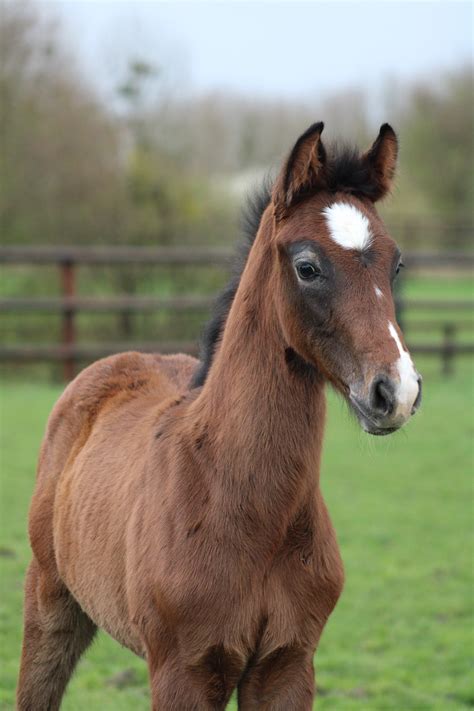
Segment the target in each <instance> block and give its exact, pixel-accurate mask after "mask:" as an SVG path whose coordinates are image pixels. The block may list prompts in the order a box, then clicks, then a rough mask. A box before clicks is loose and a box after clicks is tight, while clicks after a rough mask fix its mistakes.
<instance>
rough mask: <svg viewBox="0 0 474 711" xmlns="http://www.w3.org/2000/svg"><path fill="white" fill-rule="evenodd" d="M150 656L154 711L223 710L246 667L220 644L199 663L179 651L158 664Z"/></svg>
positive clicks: (208, 651)
mask: <svg viewBox="0 0 474 711" xmlns="http://www.w3.org/2000/svg"><path fill="white" fill-rule="evenodd" d="M147 656H148V666H149V672H150V686H151V698H152V709H153V711H165V709H166V711H224V709H225V708H226V706H227V704H228V703H229V699H230V697H231V694H232V691H233V690H234V689H235V687H236V685H237V682H238V680H239V678H240V676H241V674H242V671H243V666H244V662H243V661H242V662H240V661H239V660H237V659H236V658H235V656H234V655H232V654H231V653H227V652H225V651H224V650H223V649H222V648H221V647H220V646H217V647H212V648H210V649H209V650H207V651H205V652H204V653H203V655H202V657H201V658H200V659H199V661H198V662H197V663H196V662H192V663H191V662H190V661H189V660H188V659H186V658H183V655H180V654H178V653H176V654H173V655H169V656H168V657H167V659H166V660H165V661H161V662H159V663H155V662H154V655H153V653H152V652H151V653H150V652H148V655H147Z"/></svg>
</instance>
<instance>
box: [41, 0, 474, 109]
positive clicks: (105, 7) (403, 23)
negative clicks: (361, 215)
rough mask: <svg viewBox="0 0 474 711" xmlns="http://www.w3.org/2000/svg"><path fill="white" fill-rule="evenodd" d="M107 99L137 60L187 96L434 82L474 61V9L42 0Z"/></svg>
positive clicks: (308, 93) (295, 94)
mask: <svg viewBox="0 0 474 711" xmlns="http://www.w3.org/2000/svg"><path fill="white" fill-rule="evenodd" d="M39 4H40V5H43V6H45V5H46V6H49V8H48V9H52V10H53V12H55V13H56V14H57V15H58V16H59V17H60V18H61V20H62V24H63V25H64V28H65V30H66V36H67V38H68V41H69V42H70V43H71V48H72V49H73V51H74V53H75V54H77V55H78V56H79V58H80V61H81V62H82V63H83V64H84V65H85V68H86V70H87V71H88V72H89V74H90V75H92V76H93V77H94V78H95V80H96V81H97V83H98V85H99V87H100V88H101V89H102V90H103V91H105V92H108V91H110V90H111V88H112V87H113V86H116V84H117V83H118V82H119V81H120V79H121V78H123V76H124V68H125V66H126V62H127V60H128V58H130V57H139V58H144V59H147V60H152V61H153V62H155V63H157V64H161V65H163V66H164V68H165V69H166V73H167V75H168V78H169V81H170V82H171V83H173V84H174V87H175V89H176V88H177V89H181V90H183V92H188V91H190V90H193V91H209V90H218V89H227V90H234V91H236V92H244V93H250V94H254V95H255V94H257V95H262V94H263V95H268V96H282V97H287V98H290V97H292V98H308V97H309V98H311V99H313V100H314V99H315V97H317V95H318V92H319V93H329V92H332V91H333V90H339V89H344V88H347V87H354V86H356V87H362V88H365V89H367V90H369V91H370V92H373V91H380V89H381V87H382V85H383V83H384V80H385V79H387V78H394V77H396V78H397V79H398V80H400V81H405V80H410V79H414V78H416V77H418V76H431V77H432V78H433V79H434V80H435V78H436V74H437V72H438V71H439V70H444V69H449V68H450V67H454V66H457V65H459V64H461V63H462V62H468V61H472V59H473V24H472V22H473V10H472V5H471V3H470V2H457V1H455V0H451V1H448V2H446V1H444V2H411V1H406V2H387V1H384V0H379V1H378V2H336V1H333V2H291V1H289V0H287V1H286V2H270V1H269V2H264V1H260V2H225V1H223V0H221V2H200V1H195V2H180V1H178V0H174V1H173V2H158V1H156V0H155V1H153V0H149V1H148V2H145V1H143V0H135V1H133V2H131V1H130V0H108V1H106V0H40V3H39Z"/></svg>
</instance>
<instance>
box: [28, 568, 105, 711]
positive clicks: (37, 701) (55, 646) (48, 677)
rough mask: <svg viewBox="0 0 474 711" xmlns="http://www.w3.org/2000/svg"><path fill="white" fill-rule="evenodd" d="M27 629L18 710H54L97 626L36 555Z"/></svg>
mask: <svg viewBox="0 0 474 711" xmlns="http://www.w3.org/2000/svg"><path fill="white" fill-rule="evenodd" d="M24 617H25V620H24V622H25V631H24V638H23V650H22V657H21V666H20V678H19V681H18V689H17V708H18V710H19V711H56V710H57V709H59V706H60V704H61V699H62V697H63V694H64V691H65V688H66V685H67V683H68V681H69V679H70V677H71V675H72V673H73V671H74V667H75V666H76V663H77V661H78V660H79V657H80V656H81V654H82V653H83V652H84V650H85V649H86V648H87V647H88V646H89V644H90V643H91V641H92V639H93V637H94V634H95V631H96V626H95V625H94V623H93V622H91V620H90V619H89V618H88V617H87V615H86V614H85V613H84V612H83V611H82V610H81V608H80V607H79V605H78V604H77V602H76V601H75V600H74V598H73V597H72V596H71V594H70V593H69V592H68V590H67V589H66V588H65V587H64V585H63V584H62V583H61V582H60V581H59V580H57V579H55V578H53V577H52V576H51V575H48V574H46V573H44V572H43V571H41V570H40V568H39V565H38V563H37V561H36V560H33V561H32V563H31V564H30V567H29V569H28V573H27V577H26V583H25V610H24Z"/></svg>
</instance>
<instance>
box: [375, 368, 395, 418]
mask: <svg viewBox="0 0 474 711" xmlns="http://www.w3.org/2000/svg"><path fill="white" fill-rule="evenodd" d="M370 404H371V406H372V409H373V411H374V412H375V413H377V414H378V415H382V416H383V417H386V416H387V415H391V414H392V412H393V410H394V408H395V393H394V389H393V386H392V384H391V382H390V380H389V379H388V378H387V377H386V376H383V375H382V376H380V377H378V378H375V380H374V382H373V383H372V387H371V392H370Z"/></svg>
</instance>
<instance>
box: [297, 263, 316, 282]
mask: <svg viewBox="0 0 474 711" xmlns="http://www.w3.org/2000/svg"><path fill="white" fill-rule="evenodd" d="M296 271H297V272H298V276H299V278H300V279H303V281H311V280H312V279H315V278H316V277H317V276H318V275H319V274H320V273H321V272H320V271H319V269H318V267H317V266H316V265H315V264H313V263H312V262H298V264H297V265H296Z"/></svg>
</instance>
